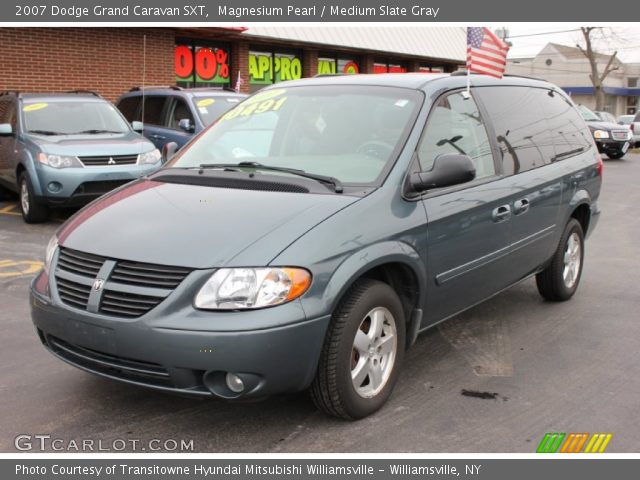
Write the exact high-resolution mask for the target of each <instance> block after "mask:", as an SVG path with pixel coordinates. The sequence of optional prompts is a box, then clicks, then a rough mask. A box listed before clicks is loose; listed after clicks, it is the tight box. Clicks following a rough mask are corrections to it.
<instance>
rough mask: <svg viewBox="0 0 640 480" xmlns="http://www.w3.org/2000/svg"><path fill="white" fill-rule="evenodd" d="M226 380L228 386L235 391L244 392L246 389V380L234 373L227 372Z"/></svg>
mask: <svg viewBox="0 0 640 480" xmlns="http://www.w3.org/2000/svg"><path fill="white" fill-rule="evenodd" d="M225 380H226V382H227V388H228V389H229V390H231V391H232V392H233V393H242V391H243V390H244V382H243V381H242V379H241V378H240V377H239V376H238V375H236V374H234V373H227V376H226V377H225Z"/></svg>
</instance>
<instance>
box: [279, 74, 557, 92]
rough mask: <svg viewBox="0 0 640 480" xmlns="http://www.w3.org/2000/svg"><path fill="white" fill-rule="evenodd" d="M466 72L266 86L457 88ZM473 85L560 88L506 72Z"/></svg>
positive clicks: (363, 76) (346, 77)
mask: <svg viewBox="0 0 640 480" xmlns="http://www.w3.org/2000/svg"><path fill="white" fill-rule="evenodd" d="M466 82H467V75H466V73H465V72H462V71H461V72H456V73H453V74H451V73H421V72H414V73H379V74H376V73H373V74H371V73H369V74H356V75H318V76H315V77H312V78H305V79H301V80H292V81H288V82H280V83H277V84H274V85H272V86H269V88H278V87H287V86H294V85H295V86H302V85H309V86H320V85H361V86H380V87H400V88H409V89H413V90H426V89H427V88H429V89H430V88H433V87H434V86H437V87H442V88H460V87H462V86H464V85H466ZM471 85H472V86H474V87H475V86H491V85H503V86H506V85H510V86H528V87H539V88H553V89H556V90H559V87H556V86H555V85H553V84H551V83H549V82H546V81H544V80H539V79H536V78H530V77H521V76H516V75H505V76H504V77H503V78H502V79H497V78H492V77H488V76H486V75H476V74H472V75H471Z"/></svg>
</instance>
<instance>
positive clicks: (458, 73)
mask: <svg viewBox="0 0 640 480" xmlns="http://www.w3.org/2000/svg"><path fill="white" fill-rule="evenodd" d="M466 75H467V71H466V70H456V71H455V72H452V73H451V76H452V77H463V76H466ZM471 75H482V73H476V72H471ZM503 77H509V78H526V79H527V80H542V79H541V78H536V77H529V76H527V75H515V74H513V73H505V74H504V75H503ZM542 81H544V80H542Z"/></svg>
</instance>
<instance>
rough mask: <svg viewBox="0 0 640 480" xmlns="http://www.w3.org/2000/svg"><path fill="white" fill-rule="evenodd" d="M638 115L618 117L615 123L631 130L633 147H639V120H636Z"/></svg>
mask: <svg viewBox="0 0 640 480" xmlns="http://www.w3.org/2000/svg"><path fill="white" fill-rule="evenodd" d="M637 117H638V115H637V114H636V115H620V116H619V117H618V119H617V122H618V123H619V124H620V125H627V126H629V128H630V129H631V132H632V133H633V139H632V140H633V146H634V147H638V146H640V118H637Z"/></svg>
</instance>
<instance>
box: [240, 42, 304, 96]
mask: <svg viewBox="0 0 640 480" xmlns="http://www.w3.org/2000/svg"><path fill="white" fill-rule="evenodd" d="M300 78H302V60H301V58H300V56H299V55H297V54H294V53H284V52H275V51H257V50H252V51H250V52H249V90H250V91H251V92H255V91H257V90H260V89H261V88H263V87H264V86H266V85H271V84H272V83H277V82H283V81H286V80H298V79H300Z"/></svg>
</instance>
